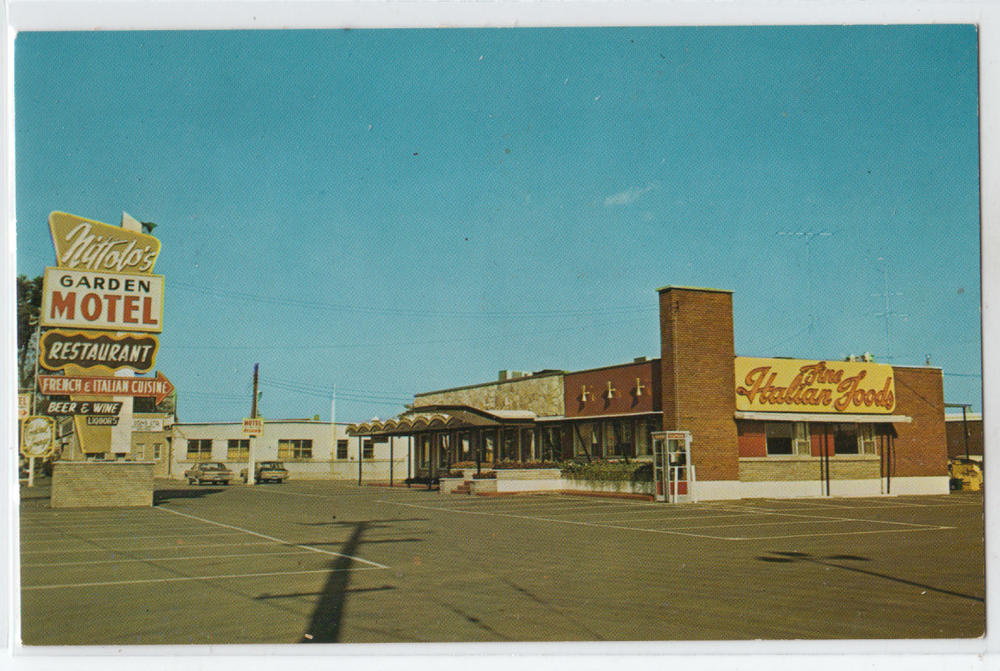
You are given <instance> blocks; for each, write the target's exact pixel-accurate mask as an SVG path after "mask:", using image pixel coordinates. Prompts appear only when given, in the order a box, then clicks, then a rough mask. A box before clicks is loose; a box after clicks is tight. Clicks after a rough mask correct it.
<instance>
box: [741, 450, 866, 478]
mask: <svg viewBox="0 0 1000 671" xmlns="http://www.w3.org/2000/svg"><path fill="white" fill-rule="evenodd" d="M821 468H822V466H821V460H820V459H819V457H807V458H804V459H774V458H752V457H751V458H743V459H740V480H742V481H743V482H767V481H772V480H781V481H798V480H819V479H821V478H822V472H821V470H820V469H821ZM872 478H874V479H876V480H877V479H878V478H879V458H878V457H865V456H858V457H845V456H840V455H838V456H835V457H834V456H831V457H830V479H831V480H866V479H872Z"/></svg>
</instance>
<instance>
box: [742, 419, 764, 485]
mask: <svg viewBox="0 0 1000 671" xmlns="http://www.w3.org/2000/svg"><path fill="white" fill-rule="evenodd" d="M736 433H737V440H738V444H739V453H740V456H741V457H766V456H767V439H766V438H765V437H764V422H754V421H749V420H742V421H739V422H736ZM742 472H743V466H742V465H741V466H740V473H741V474H742ZM742 477H743V476H742V475H741V476H740V478H741V479H742Z"/></svg>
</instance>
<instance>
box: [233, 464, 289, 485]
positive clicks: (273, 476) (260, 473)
mask: <svg viewBox="0 0 1000 671" xmlns="http://www.w3.org/2000/svg"><path fill="white" fill-rule="evenodd" d="M253 473H254V478H253V481H254V482H284V481H285V480H287V479H288V470H287V469H286V468H285V465H284V464H283V463H281V462H280V461H258V462H257V464H256V466H255V467H254V469H253ZM240 477H241V478H243V481H244V482H246V479H247V469H245V468H244V469H243V470H242V471H240Z"/></svg>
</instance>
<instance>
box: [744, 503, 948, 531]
mask: <svg viewBox="0 0 1000 671" xmlns="http://www.w3.org/2000/svg"><path fill="white" fill-rule="evenodd" d="M743 510H746V511H747V512H750V513H759V514H761V515H782V516H784V517H802V518H805V519H812V520H839V521H841V522H868V523H872V522H877V523H879V524H899V525H902V526H907V527H926V526H928V525H926V524H918V523H915V522H895V521H886V520H872V519H865V518H861V517H833V516H830V515H805V514H803V513H786V512H784V511H782V510H774V509H772V508H743Z"/></svg>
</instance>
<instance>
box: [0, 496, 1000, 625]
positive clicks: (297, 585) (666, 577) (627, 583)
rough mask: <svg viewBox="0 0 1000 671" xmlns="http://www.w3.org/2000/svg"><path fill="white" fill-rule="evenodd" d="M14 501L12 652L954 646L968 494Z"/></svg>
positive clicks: (973, 564)
mask: <svg viewBox="0 0 1000 671" xmlns="http://www.w3.org/2000/svg"><path fill="white" fill-rule="evenodd" d="M157 486H158V490H157V493H156V504H155V506H154V507H152V508H140V509H97V508H95V509H73V510H66V509H56V510H53V509H51V508H49V506H48V498H47V494H48V491H47V487H46V485H45V483H44V482H42V483H40V485H39V486H38V487H35V488H32V489H27V488H24V487H22V489H21V496H22V500H21V511H20V524H21V528H20V561H21V592H20V597H21V604H20V605H21V614H22V619H21V638H22V641H23V643H24V644H25V645H131V644H136V645H142V644H188V643H191V644H226V643H299V642H306V643H308V642H312V643H334V642H359V643H360V642H364V643H374V642H420V641H476V642H482V641H487V642H494V641H577V640H591V641H610V640H615V641H617V640H705V639H719V640H721V639H756V638H764V639H817V638H819V639H822V638H898V637H905V638H937V637H947V638H964V637H977V636H980V635H982V633H983V630H984V628H985V606H984V598H985V587H984V582H985V580H984V572H985V569H984V549H983V507H982V506H983V500H982V496H981V494H979V493H964V492H958V493H953V494H951V495H943V496H922V497H885V498H864V499H796V500H775V499H758V500H747V501H739V502H732V501H730V502H705V503H689V504H674V505H670V504H655V503H647V502H644V501H634V500H620V499H608V498H591V497H580V496H569V495H562V494H547V495H521V496H511V497H489V498H484V497H469V496H462V495H441V494H439V493H438V492H436V491H426V490H423V489H417V488H414V489H406V488H394V489H389V488H386V487H362V488H359V487H358V486H356V485H353V484H346V483H332V482H304V481H302V482H296V481H291V482H287V483H285V484H281V485H264V486H254V487H247V486H230V487H211V486H204V487H192V486H187V485H185V484H182V483H178V482H167V481H159V482H158V483H157Z"/></svg>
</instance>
